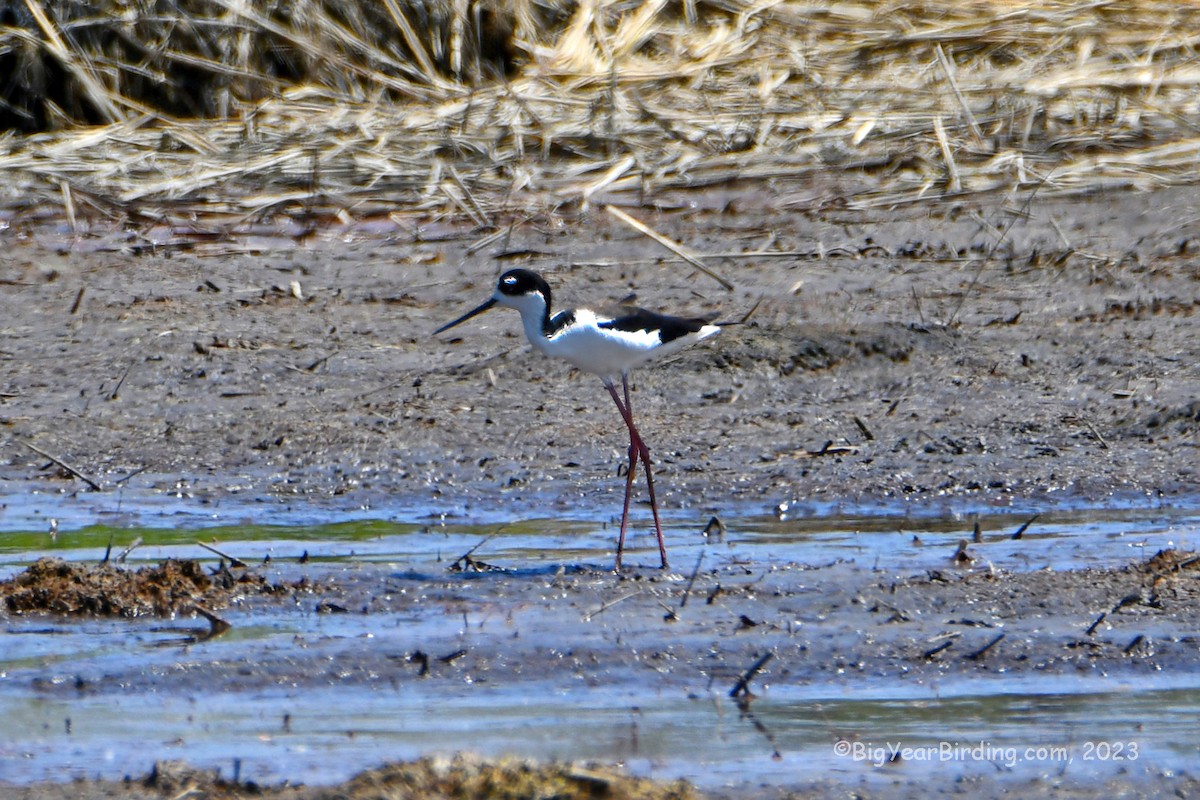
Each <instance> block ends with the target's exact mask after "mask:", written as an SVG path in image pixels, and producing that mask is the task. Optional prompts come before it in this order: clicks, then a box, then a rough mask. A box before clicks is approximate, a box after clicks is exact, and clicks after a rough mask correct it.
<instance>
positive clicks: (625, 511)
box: [604, 381, 638, 571]
mask: <svg viewBox="0 0 1200 800" xmlns="http://www.w3.org/2000/svg"><path fill="white" fill-rule="evenodd" d="M604 388H606V389H608V393H609V394H610V395H612V399H613V402H614V403H616V404H617V410H618V411H620V412H621V419H623V420H625V425H626V427H629V424H630V416H629V409H628V408H626V407H625V406H624V405H623V404H622V403H621V397H620V395H618V394H617V388H616V387H615V386H613V385H612V383H610V382H609V381H605V382H604ZM635 437H636V431H635V430H634V429H633V428H632V427H630V428H629V467H628V469H626V471H625V505H624V507H622V509H621V533H620V535H619V536H618V538H617V565H616V568H617V570H618V571H620V569H621V554H622V553H623V552H625V528H626V527H627V526H628V524H629V499H630V497H631V496H632V494H633V476H634V473H636V472H637V459H638V450H637V447H636V446H635V442H636V439H635Z"/></svg>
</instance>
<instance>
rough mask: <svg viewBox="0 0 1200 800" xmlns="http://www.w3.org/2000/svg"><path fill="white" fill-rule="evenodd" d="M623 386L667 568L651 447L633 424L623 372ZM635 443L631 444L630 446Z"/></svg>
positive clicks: (626, 381) (630, 428)
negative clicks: (655, 495)
mask: <svg viewBox="0 0 1200 800" xmlns="http://www.w3.org/2000/svg"><path fill="white" fill-rule="evenodd" d="M621 387H622V388H623V389H624V390H625V413H626V415H628V420H627V421H628V423H629V433H630V438H631V439H636V440H637V449H638V453H639V454H640V455H641V457H642V466H644V467H645V468H646V488H647V489H648V490H649V492H650V512H651V513H652V514H654V532H655V533H656V534H657V535H658V555H659V556H660V557H661V558H662V568H663V569H666V568H667V566H668V565H667V545H666V542H665V541H663V532H662V522H660V521H659V519H658V501H657V500H655V499H654V473H653V470H651V469H650V448H649V447H646V442H645V440H643V439H642V435H641V434H640V433H638V429H637V426H636V425H634V424H633V402H632V401H631V400H630V398H629V375H628V374H627V373H622V375H621ZM632 447H633V444H632V443H631V444H630V448H632Z"/></svg>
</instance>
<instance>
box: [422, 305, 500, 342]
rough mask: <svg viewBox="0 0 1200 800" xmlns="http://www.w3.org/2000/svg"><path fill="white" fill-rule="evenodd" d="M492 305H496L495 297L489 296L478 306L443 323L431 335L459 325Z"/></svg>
mask: <svg viewBox="0 0 1200 800" xmlns="http://www.w3.org/2000/svg"><path fill="white" fill-rule="evenodd" d="M494 305H496V298H494V297H493V298H490V299H489V300H488V301H487V302H486V303H484V304H483V305H481V306H480V307H479V308H476V309H473V310H471V311H468V312H467V313H465V314H463V315H462V316H461V317H459V318H458V319H456V320H454V321H453V322H447V323H446V324H445V325H443V326H442V327H440V328H438V329H437V330H436V331H434V332H433V335H434V336H437V335H438V334H439V333H441V332H442V331H448V330H450V329H451V328H453V327H454V326H455V325H461V324H463V323H464V322H466V321H467V320H469V319H470V318H471V317H473V316H475V315H477V314H482V313H483V312H485V311H487V310H488V309H489V308H491V307H492V306H494Z"/></svg>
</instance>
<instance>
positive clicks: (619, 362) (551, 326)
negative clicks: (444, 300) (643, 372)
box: [434, 269, 721, 569]
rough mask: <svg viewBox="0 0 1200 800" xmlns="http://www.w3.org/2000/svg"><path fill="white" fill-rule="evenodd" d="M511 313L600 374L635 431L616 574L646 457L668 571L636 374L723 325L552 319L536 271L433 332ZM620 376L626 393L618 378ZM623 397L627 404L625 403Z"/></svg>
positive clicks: (642, 313)
mask: <svg viewBox="0 0 1200 800" xmlns="http://www.w3.org/2000/svg"><path fill="white" fill-rule="evenodd" d="M497 305H500V306H507V307H508V308H515V309H516V310H517V311H519V312H521V322H522V323H524V326H525V336H526V338H528V339H529V341H530V343H531V344H532V345H533V346H534V348H536V349H538V350H541V351H542V352H543V353H545V354H546V355H548V356H554V357H556V358H561V359H564V360H565V361H568V362H570V363H571V364H573V365H575V366H576V367H578V368H579V369H581V370H583V371H584V372H591V373H592V374H594V375H598V376H599V377H600V380H601V381H603V382H604V388H605V389H608V393H609V394H610V395H612V399H613V402H614V403H616V404H617V410H618V411H620V412H621V418H622V419H623V420H625V425H626V427H628V428H629V469H628V471H627V472H626V473H625V505H624V508H623V509H622V511H621V534H620V537H619V538H618V539H617V569H620V568H621V553H622V552H623V551H624V549H625V528H626V526H627V524H628V522H629V498H630V495H631V493H632V491H633V476H634V473H635V472H636V471H637V462H638V459H639V458H640V459H641V461H642V466H643V467H644V468H645V470H646V488H647V489H648V490H649V492H650V510H651V511H652V512H653V513H654V530H655V533H657V534H658V552H659V555H661V556H662V565H663V567H664V568H665V567H666V566H667V547H666V544H665V543H664V542H663V533H662V523H661V522H660V521H659V518H658V502H657V501H656V500H655V499H654V478H653V476H652V475H651V470H650V449H649V448H647V447H646V443H645V442H644V441H643V440H642V437H641V434H639V433H638V429H637V426H636V425H635V424H634V422H633V406H632V404H631V402H630V397H629V371H630V370H631V369H633V368H634V367H636V366H638V365H639V364H642V363H644V362H646V361H650V360H651V359H654V358H658V357H660V356H665V355H668V354H670V353H674V352H676V351H678V350H682V349H683V348H684V347H687V346H688V345H690V344H693V343H695V342H698V341H700V340H701V339H706V338H708V337H709V336H712V335H714V334H716V333H718V332H720V330H721V328H720V327H719V326H718V325H713V324H710V323H709V322H708V321H707V320H704V319H700V318H691V319H688V318H684V317H669V316H666V315H665V314H657V313H655V312H653V311H646V310H645V309H641V308H635V309H630V310H629V313H627V314H624V315H622V316H617V317H608V316H603V315H601V314H597V313H596V312H595V311H592V310H591V309H587V308H571V309H567V310H565V311H560V312H558V313H557V314H553V315H552V314H551V313H550V286H549V284H547V283H546V281H545V280H543V279H542V276H540V275H538V274H537V273H536V272H530V271H529V270H527V269H514V270H509V271H508V272H506V273H504V274H503V275H501V276H500V280H499V282H497V284H496V291H495V293H493V294H492V296H491V297H490V298H489V299H488V300H487V302H485V303H483V304H482V305H480V306H479V307H478V308H476V309H473V310H471V311H468V312H467V313H466V314H463V315H462V316H461V317H459V318H458V319H456V320H454V321H453V322H449V323H447V324H445V325H443V326H442V327H440V328H438V329H437V330H436V331H434V335H437V334H439V333H441V332H442V331H446V330H449V329H450V328H453V327H454V326H455V325H459V324H461V323H463V322H466V321H467V320H469V319H470V318H471V317H474V316H475V315H477V314H482V313H483V312H484V311H487V310H488V309H490V308H492V307H493V306H497ZM617 375H620V376H621V389H622V393H618V392H617V387H616V384H615V383H614V378H615V377H616V376H617ZM622 395H623V399H622Z"/></svg>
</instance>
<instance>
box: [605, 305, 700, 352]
mask: <svg viewBox="0 0 1200 800" xmlns="http://www.w3.org/2000/svg"><path fill="white" fill-rule="evenodd" d="M626 311H627V312H628V313H626V314H622V315H621V316H619V317H614V318H613V319H610V320H605V321H604V322H598V323H596V325H597V327H600V328H604V329H607V330H614V331H658V339H659V341H661V342H662V343H663V344H666V343H667V342H671V341H674V340H675V339H679V338H681V337H683V336H687V335H688V334H689V333H696V332H697V331H699V330H700V329H701V328H703V327H704V326H705V325H707V324H708V320H706V319H702V318H700V317H672V316H668V315H667V314H659V313H657V312H655V311H647V310H646V309H644V308H627V309H626Z"/></svg>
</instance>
